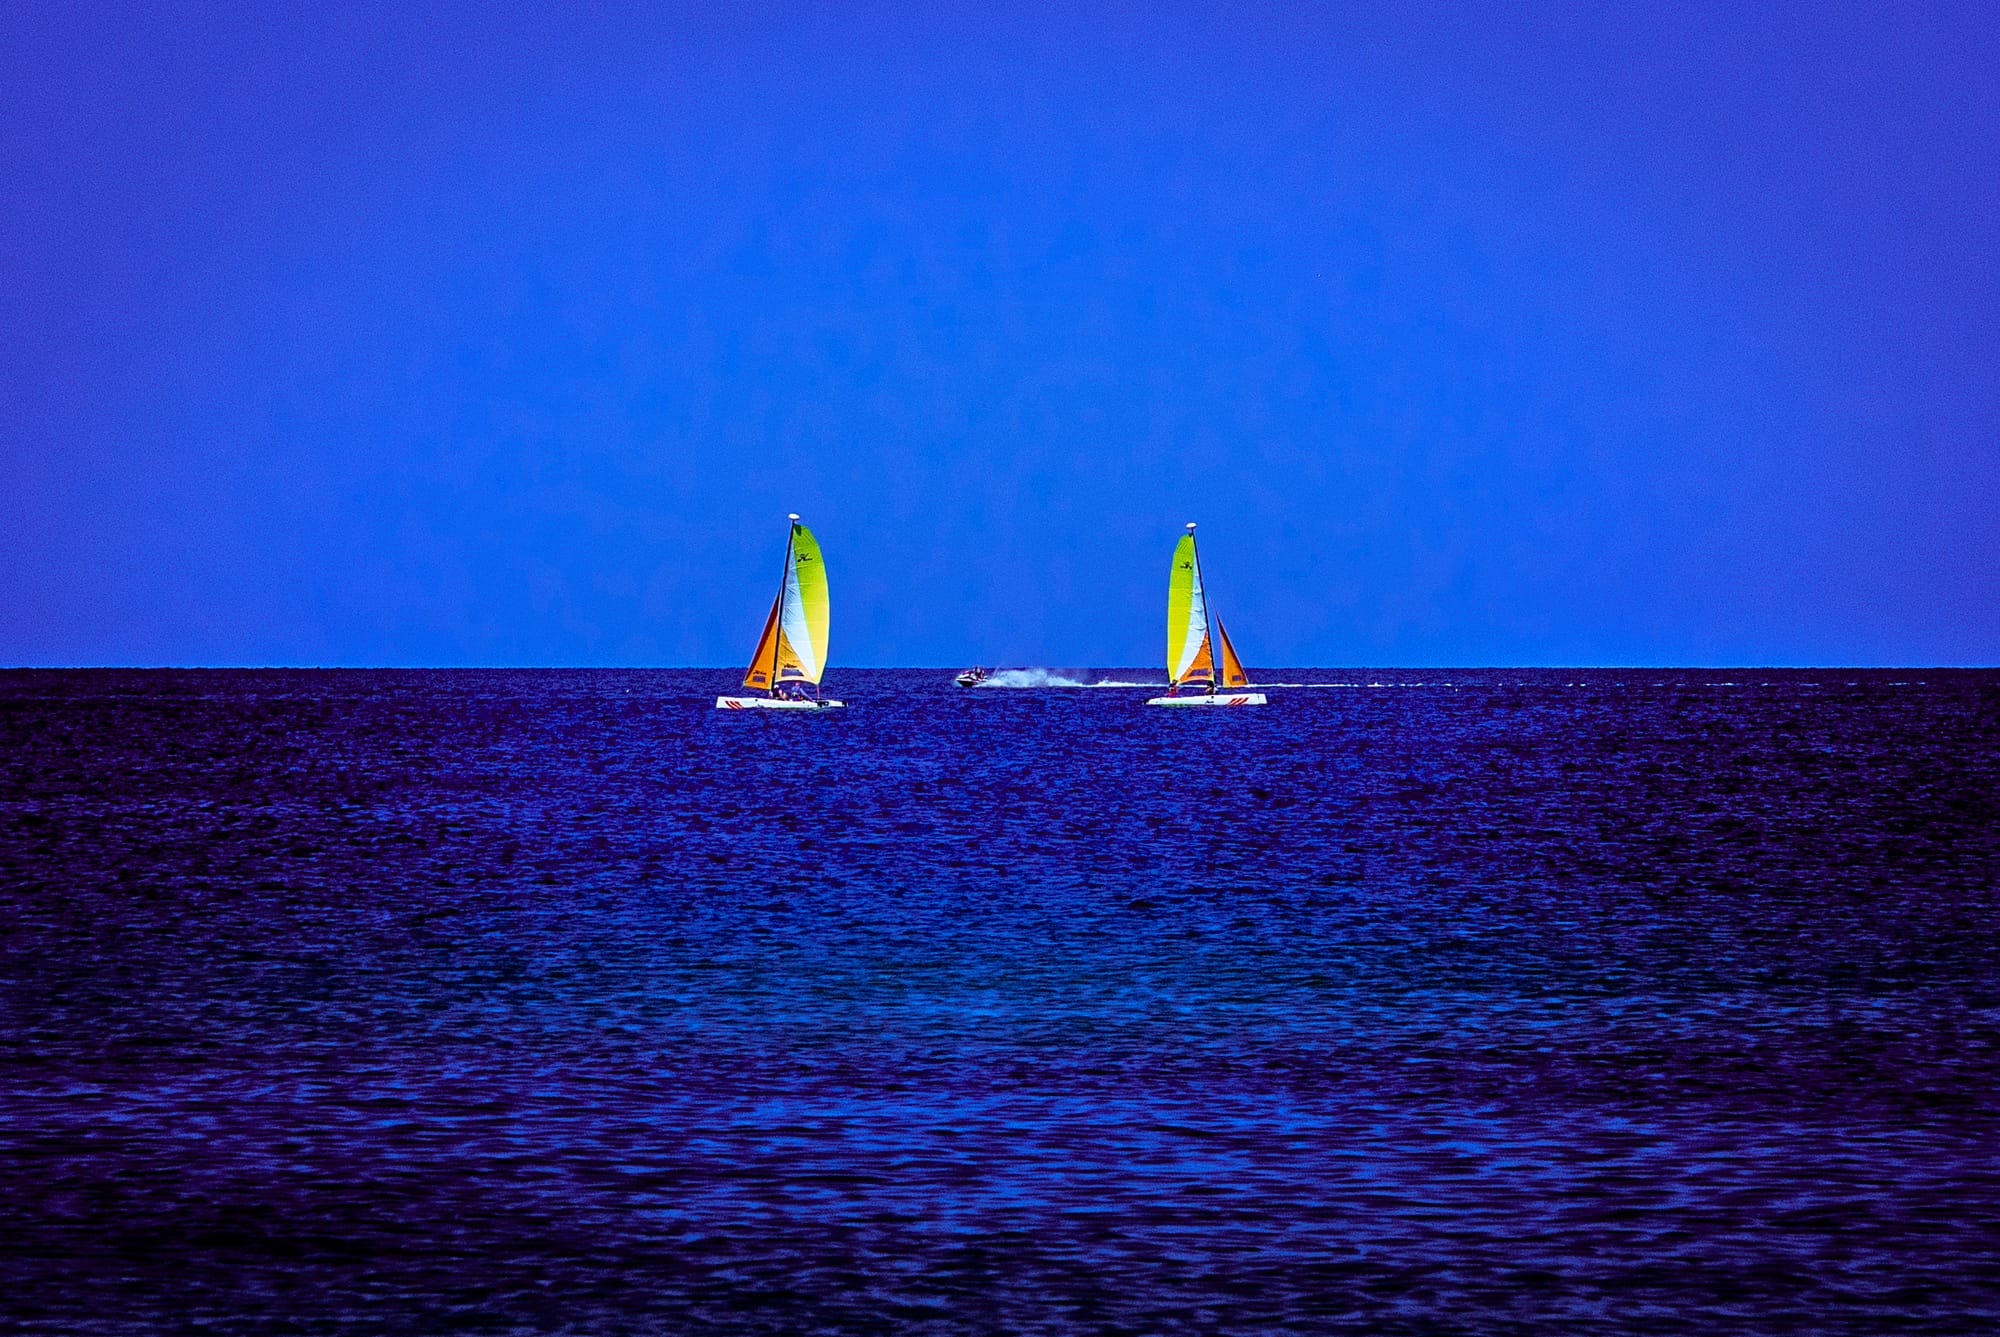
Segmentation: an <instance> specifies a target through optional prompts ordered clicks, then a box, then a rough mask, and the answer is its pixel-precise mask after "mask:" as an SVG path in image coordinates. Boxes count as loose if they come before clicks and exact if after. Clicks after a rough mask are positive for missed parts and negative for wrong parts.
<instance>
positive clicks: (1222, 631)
mask: <svg viewBox="0 0 2000 1337" xmlns="http://www.w3.org/2000/svg"><path fill="white" fill-rule="evenodd" d="M1215 639H1216V642H1217V644H1218V645H1219V646H1220V647H1221V651H1222V685H1223V686H1224V687H1247V686H1249V685H1250V675H1249V674H1247V673H1245V672H1244V671H1243V661H1242V660H1240V659H1238V658H1237V657H1236V647H1235V646H1233V645H1231V644H1230V643H1229V632H1228V630H1227V629H1226V628H1225V627H1224V626H1223V625H1222V619H1220V618H1217V619H1216V621H1215Z"/></svg>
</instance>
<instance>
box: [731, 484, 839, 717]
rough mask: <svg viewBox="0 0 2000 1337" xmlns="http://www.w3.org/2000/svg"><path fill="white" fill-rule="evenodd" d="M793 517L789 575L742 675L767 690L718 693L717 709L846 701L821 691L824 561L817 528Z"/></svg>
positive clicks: (810, 706) (820, 706) (818, 706)
mask: <svg viewBox="0 0 2000 1337" xmlns="http://www.w3.org/2000/svg"><path fill="white" fill-rule="evenodd" d="M791 519H792V532H791V537H790V539H788V540H787V542H786V544H785V576H784V579H783V580H782V581H781V582H779V585H778V597H777V598H776V599H774V600H772V602H771V615H770V616H769V617H767V618H765V619H764V634H763V635H762V636H760V637H758V638H757V653H755V654H753V655H751V656H750V668H749V671H747V672H746V673H745V674H744V675H743V685H744V686H745V687H751V688H760V689H762V691H763V693H764V694H763V695H762V696H718V697H716V698H715V708H716V709H717V710H832V709H834V708H835V707H837V706H842V705H845V704H846V702H844V701H826V700H822V699H821V698H820V695H819V679H820V675H821V674H822V673H824V672H825V671H826V627H827V601H826V563H825V562H824V561H822V560H821V558H820V555H819V540H818V539H816V538H814V537H813V532H812V531H811V530H810V529H807V528H806V527H805V526H804V525H802V524H800V523H799V517H798V516H796V515H794V516H793V517H792V518H791ZM808 687H810V688H811V689H812V692H811V694H810V695H808V694H807V691H806V689H807V688H808Z"/></svg>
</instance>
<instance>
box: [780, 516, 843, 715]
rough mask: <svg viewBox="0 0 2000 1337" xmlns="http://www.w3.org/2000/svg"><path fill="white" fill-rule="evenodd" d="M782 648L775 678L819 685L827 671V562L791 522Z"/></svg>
mask: <svg viewBox="0 0 2000 1337" xmlns="http://www.w3.org/2000/svg"><path fill="white" fill-rule="evenodd" d="M784 607H785V611H784V616H783V618H782V619H781V621H782V624H783V632H784V635H783V640H784V648H785V650H786V651H789V659H790V662H789V663H785V662H783V660H784V659H785V658H786V656H784V655H781V656H780V659H781V662H780V663H779V666H778V677H779V680H780V681H784V682H818V681H819V680H820V677H821V675H822V674H824V673H825V672H826V633H827V626H828V623H829V622H830V620H831V617H830V610H829V608H828V604H827V597H826V561H825V559H824V558H822V557H821V556H820V551H819V540H818V539H816V538H814V537H813V532H812V531H811V530H810V529H807V528H806V527H805V526H804V525H802V524H800V523H798V521H797V519H796V517H795V518H794V519H793V521H792V559H791V561H790V563H789V564H788V565H787V567H786V571H785V593H784Z"/></svg>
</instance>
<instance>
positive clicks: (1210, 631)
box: [1146, 521, 1264, 706]
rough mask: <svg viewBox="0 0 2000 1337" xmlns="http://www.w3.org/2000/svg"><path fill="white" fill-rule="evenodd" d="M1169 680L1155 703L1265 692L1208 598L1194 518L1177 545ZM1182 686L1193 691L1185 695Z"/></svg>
mask: <svg viewBox="0 0 2000 1337" xmlns="http://www.w3.org/2000/svg"><path fill="white" fill-rule="evenodd" d="M1167 680H1168V681H1169V682H1170V683H1171V684H1172V685H1171V686H1170V687H1168V688H1167V694H1166V695H1165V696H1156V697H1154V698H1153V699H1152V700H1150V701H1148V702H1147V703H1146V704H1147V705H1149V706H1261V705H1263V704H1264V694H1263V693H1262V692H1243V691H1236V690H1234V689H1236V688H1239V687H1247V686H1248V685H1249V683H1250V675H1249V674H1247V673H1245V672H1244V671H1243V661H1242V660H1240V659H1238V658H1237V657H1236V647H1235V646H1233V645H1231V644H1230V643H1229V633H1228V632H1226V631H1224V630H1223V629H1222V619H1221V618H1219V617H1217V616H1215V613H1214V611H1213V610H1212V609H1210V607H1209V604H1208V594H1207V591H1206V590H1204V589H1203V587H1202V583H1201V555H1200V554H1199V553H1197V552H1196V551H1195V548H1194V524H1193V522H1192V521H1190V522H1189V524H1188V527H1187V533H1185V534H1183V535H1181V541H1180V542H1179V543H1177V544H1175V545H1174V569H1173V573H1172V574H1171V575H1169V576H1168V577H1167ZM1182 688H1191V689H1192V691H1191V692H1190V693H1189V694H1188V695H1186V696H1183V695H1181V689H1182Z"/></svg>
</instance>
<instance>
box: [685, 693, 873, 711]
mask: <svg viewBox="0 0 2000 1337" xmlns="http://www.w3.org/2000/svg"><path fill="white" fill-rule="evenodd" d="M846 704H847V703H846V702H845V701H778V700H774V699H773V698H771V697H768V696H718V697H716V698H715V708H716V709H717V710H838V709H840V708H841V707H842V706H844V705H846Z"/></svg>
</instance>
